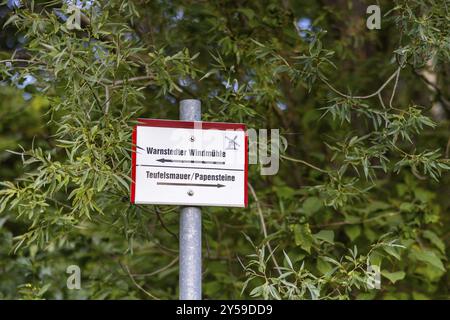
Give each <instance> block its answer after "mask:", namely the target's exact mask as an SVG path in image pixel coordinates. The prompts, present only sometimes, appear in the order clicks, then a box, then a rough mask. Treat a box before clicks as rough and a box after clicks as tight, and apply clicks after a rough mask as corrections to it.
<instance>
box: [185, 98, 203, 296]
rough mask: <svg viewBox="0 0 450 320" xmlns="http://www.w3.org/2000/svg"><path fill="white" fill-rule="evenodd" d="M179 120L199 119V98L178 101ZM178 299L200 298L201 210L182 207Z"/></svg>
mask: <svg viewBox="0 0 450 320" xmlns="http://www.w3.org/2000/svg"><path fill="white" fill-rule="evenodd" d="M180 120H188V121H200V120H201V102H200V100H195V99H187V100H181V102H180ZM179 281H180V300H201V299H202V211H201V209H200V208H198V207H183V208H182V209H181V217H180V280H179Z"/></svg>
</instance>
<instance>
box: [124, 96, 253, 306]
mask: <svg viewBox="0 0 450 320" xmlns="http://www.w3.org/2000/svg"><path fill="white" fill-rule="evenodd" d="M180 118H181V120H182V121H173V120H157V119H139V124H138V125H137V126H136V127H135V128H134V130H133V152H132V184H131V202H132V203H136V204H166V205H181V206H183V207H182V209H181V217H180V299H182V300H186V299H192V300H199V299H201V210H200V208H199V207H198V206H228V207H245V206H247V164H248V153H247V152H248V150H247V136H246V132H245V125H243V124H238V123H220V122H201V121H200V120H201V104H200V101H199V100H182V101H181V103H180Z"/></svg>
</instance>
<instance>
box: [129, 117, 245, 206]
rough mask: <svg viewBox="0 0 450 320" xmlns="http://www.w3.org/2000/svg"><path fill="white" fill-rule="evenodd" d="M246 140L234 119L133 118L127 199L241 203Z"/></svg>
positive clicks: (147, 201) (243, 199)
mask: <svg viewBox="0 0 450 320" xmlns="http://www.w3.org/2000/svg"><path fill="white" fill-rule="evenodd" d="M247 143H248V141H247V135H246V131H245V125H243V124H239V123H221V122H202V121H198V122H193V121H174V120H157V119H139V123H138V125H136V126H135V128H134V130H133V152H132V184H131V202H132V203H136V204H167V205H185V206H226V207H246V206H247V198H248V195H247V174H248V173H247V166H248V146H247Z"/></svg>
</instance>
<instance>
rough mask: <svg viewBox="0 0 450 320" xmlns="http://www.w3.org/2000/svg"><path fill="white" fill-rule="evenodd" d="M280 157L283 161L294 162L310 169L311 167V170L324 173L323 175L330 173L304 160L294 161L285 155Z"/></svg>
mask: <svg viewBox="0 0 450 320" xmlns="http://www.w3.org/2000/svg"><path fill="white" fill-rule="evenodd" d="M280 157H281V158H282V159H286V160H289V161H292V162H298V163H302V164H304V165H305V166H308V167H310V168H312V169H314V170H317V171H319V172H322V173H329V171H327V170H324V169H320V168H319V167H316V166H315V165H313V164H311V163H308V162H306V161H304V160H300V159H294V158H291V157H288V156H285V155H280Z"/></svg>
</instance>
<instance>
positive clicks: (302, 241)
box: [294, 223, 313, 253]
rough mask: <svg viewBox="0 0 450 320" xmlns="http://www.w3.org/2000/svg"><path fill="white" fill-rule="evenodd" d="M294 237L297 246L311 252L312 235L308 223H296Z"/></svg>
mask: <svg viewBox="0 0 450 320" xmlns="http://www.w3.org/2000/svg"><path fill="white" fill-rule="evenodd" d="M294 238H295V244H296V245H297V246H299V247H300V248H302V249H303V250H305V251H306V252H308V253H311V245H312V241H313V237H312V234H311V230H310V229H309V224H307V223H305V224H296V225H295V226H294Z"/></svg>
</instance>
